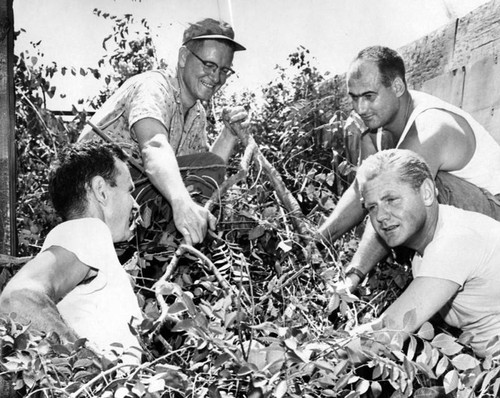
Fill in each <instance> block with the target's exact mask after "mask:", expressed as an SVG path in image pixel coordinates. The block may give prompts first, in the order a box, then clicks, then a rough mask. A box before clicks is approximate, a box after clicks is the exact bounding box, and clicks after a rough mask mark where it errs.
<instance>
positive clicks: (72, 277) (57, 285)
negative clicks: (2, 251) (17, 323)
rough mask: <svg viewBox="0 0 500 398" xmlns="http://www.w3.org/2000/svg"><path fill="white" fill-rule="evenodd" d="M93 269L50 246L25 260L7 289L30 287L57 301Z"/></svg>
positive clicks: (59, 249)
mask: <svg viewBox="0 0 500 398" xmlns="http://www.w3.org/2000/svg"><path fill="white" fill-rule="evenodd" d="M92 272H96V271H95V270H92V268H90V267H89V266H88V265H86V264H84V263H83V262H81V261H80V260H79V259H78V258H77V256H76V255H75V254H74V253H72V252H70V251H69V250H66V249H64V248H62V247H59V246H52V247H50V248H48V249H47V250H45V251H43V252H41V253H40V254H38V255H37V256H36V257H35V258H34V259H33V260H31V261H30V262H28V263H27V264H26V265H25V266H24V267H23V268H22V269H21V270H20V271H19V272H18V273H17V274H16V275H15V276H14V278H13V279H12V281H11V286H10V287H9V288H10V289H12V290H15V289H20V288H23V289H31V290H34V291H38V292H40V293H44V294H47V295H48V296H49V297H50V298H51V299H53V300H54V301H55V302H58V301H59V300H60V299H62V298H63V297H64V296H65V295H66V294H68V293H69V292H70V291H71V290H73V289H74V288H75V287H76V286H78V284H80V283H81V282H82V281H83V280H85V279H86V278H87V277H88V276H89V274H91V273H92Z"/></svg>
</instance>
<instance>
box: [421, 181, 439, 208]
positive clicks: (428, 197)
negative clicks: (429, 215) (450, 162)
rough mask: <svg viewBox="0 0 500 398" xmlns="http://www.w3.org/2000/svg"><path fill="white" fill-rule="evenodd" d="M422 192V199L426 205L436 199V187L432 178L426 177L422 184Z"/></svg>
mask: <svg viewBox="0 0 500 398" xmlns="http://www.w3.org/2000/svg"><path fill="white" fill-rule="evenodd" d="M420 194H421V195H422V200H423V201H424V204H425V205H426V206H430V205H432V204H433V203H434V201H435V200H436V188H435V185H434V181H432V180H431V179H430V178H426V179H425V180H424V182H423V183H422V185H421V186H420Z"/></svg>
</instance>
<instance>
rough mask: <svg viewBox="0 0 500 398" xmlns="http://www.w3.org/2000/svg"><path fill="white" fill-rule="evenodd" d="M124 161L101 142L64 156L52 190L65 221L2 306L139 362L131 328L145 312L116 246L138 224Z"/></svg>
mask: <svg viewBox="0 0 500 398" xmlns="http://www.w3.org/2000/svg"><path fill="white" fill-rule="evenodd" d="M125 160H126V156H125V154H124V153H123V152H122V151H121V149H120V148H119V147H117V146H115V145H112V144H102V143H97V142H86V143H81V144H79V145H75V146H73V147H69V148H67V149H66V150H65V151H63V152H62V153H61V154H60V159H59V164H58V165H57V166H56V167H55V168H54V170H53V171H52V172H51V175H50V180H49V191H50V194H51V196H52V202H53V203H54V207H55V209H56V211H57V212H58V213H59V214H60V215H61V217H62V218H63V220H64V222H62V223H61V224H59V225H58V226H56V227H55V228H54V229H53V230H52V231H51V232H50V233H49V234H48V235H47V238H46V239H45V242H44V244H43V247H42V249H41V251H40V253H39V254H38V255H37V256H36V257H35V258H34V259H33V260H31V261H29V262H28V263H27V264H26V265H24V266H23V267H22V268H21V269H20V270H19V272H18V273H17V274H15V275H14V277H13V278H12V279H11V280H10V281H9V283H8V284H7V285H6V286H5V288H4V290H3V291H2V294H1V296H0V308H1V311H2V312H4V313H7V314H9V313H12V312H14V313H16V314H17V319H20V320H21V321H27V322H30V323H31V327H32V328H34V329H36V330H40V331H44V332H56V333H57V334H58V335H59V336H60V337H61V338H62V340H63V341H64V342H71V341H74V340H76V339H78V338H87V339H88V340H89V343H90V346H91V347H93V348H94V349H95V350H96V351H98V352H102V353H104V354H107V353H108V352H109V349H110V345H111V344H112V343H121V344H122V345H123V347H124V349H126V350H128V351H129V353H128V354H127V355H126V356H125V357H124V360H126V361H128V362H129V361H132V362H138V361H139V358H140V348H139V347H140V344H139V342H138V340H137V338H136V337H135V336H134V335H133V334H132V333H131V331H130V327H129V324H130V323H134V322H138V321H141V320H142V314H141V311H140V308H139V305H138V302H137V298H136V297H135V294H134V292H133V289H132V285H131V282H130V279H129V276H128V274H127V273H126V271H125V270H124V269H123V267H122V266H121V264H120V262H119V261H118V257H117V255H116V252H115V249H114V245H113V243H114V242H120V241H126V240H128V239H130V238H131V237H132V235H133V231H134V228H135V224H136V217H135V216H136V214H137V203H136V202H135V200H134V199H133V197H132V194H131V193H132V191H133V189H134V184H133V182H132V179H131V176H130V172H129V170H128V167H127V164H126V163H125Z"/></svg>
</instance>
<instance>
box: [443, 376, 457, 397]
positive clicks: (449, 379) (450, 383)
mask: <svg viewBox="0 0 500 398" xmlns="http://www.w3.org/2000/svg"><path fill="white" fill-rule="evenodd" d="M443 386H444V391H445V393H446V394H449V393H451V392H453V391H455V390H456V389H457V387H458V372H457V371H456V370H451V371H449V372H448V373H446V375H445V376H444V380H443Z"/></svg>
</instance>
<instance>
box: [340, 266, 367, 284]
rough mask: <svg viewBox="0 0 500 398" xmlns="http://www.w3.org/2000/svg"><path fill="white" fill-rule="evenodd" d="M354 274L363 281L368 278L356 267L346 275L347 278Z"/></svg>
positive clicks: (350, 269)
mask: <svg viewBox="0 0 500 398" xmlns="http://www.w3.org/2000/svg"><path fill="white" fill-rule="evenodd" d="M352 274H353V275H356V276H357V277H358V278H359V279H360V280H361V281H362V280H364V279H365V278H366V274H365V273H364V272H362V271H360V270H359V269H358V268H356V267H351V268H349V270H348V271H347V272H346V273H345V276H349V275H352Z"/></svg>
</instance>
